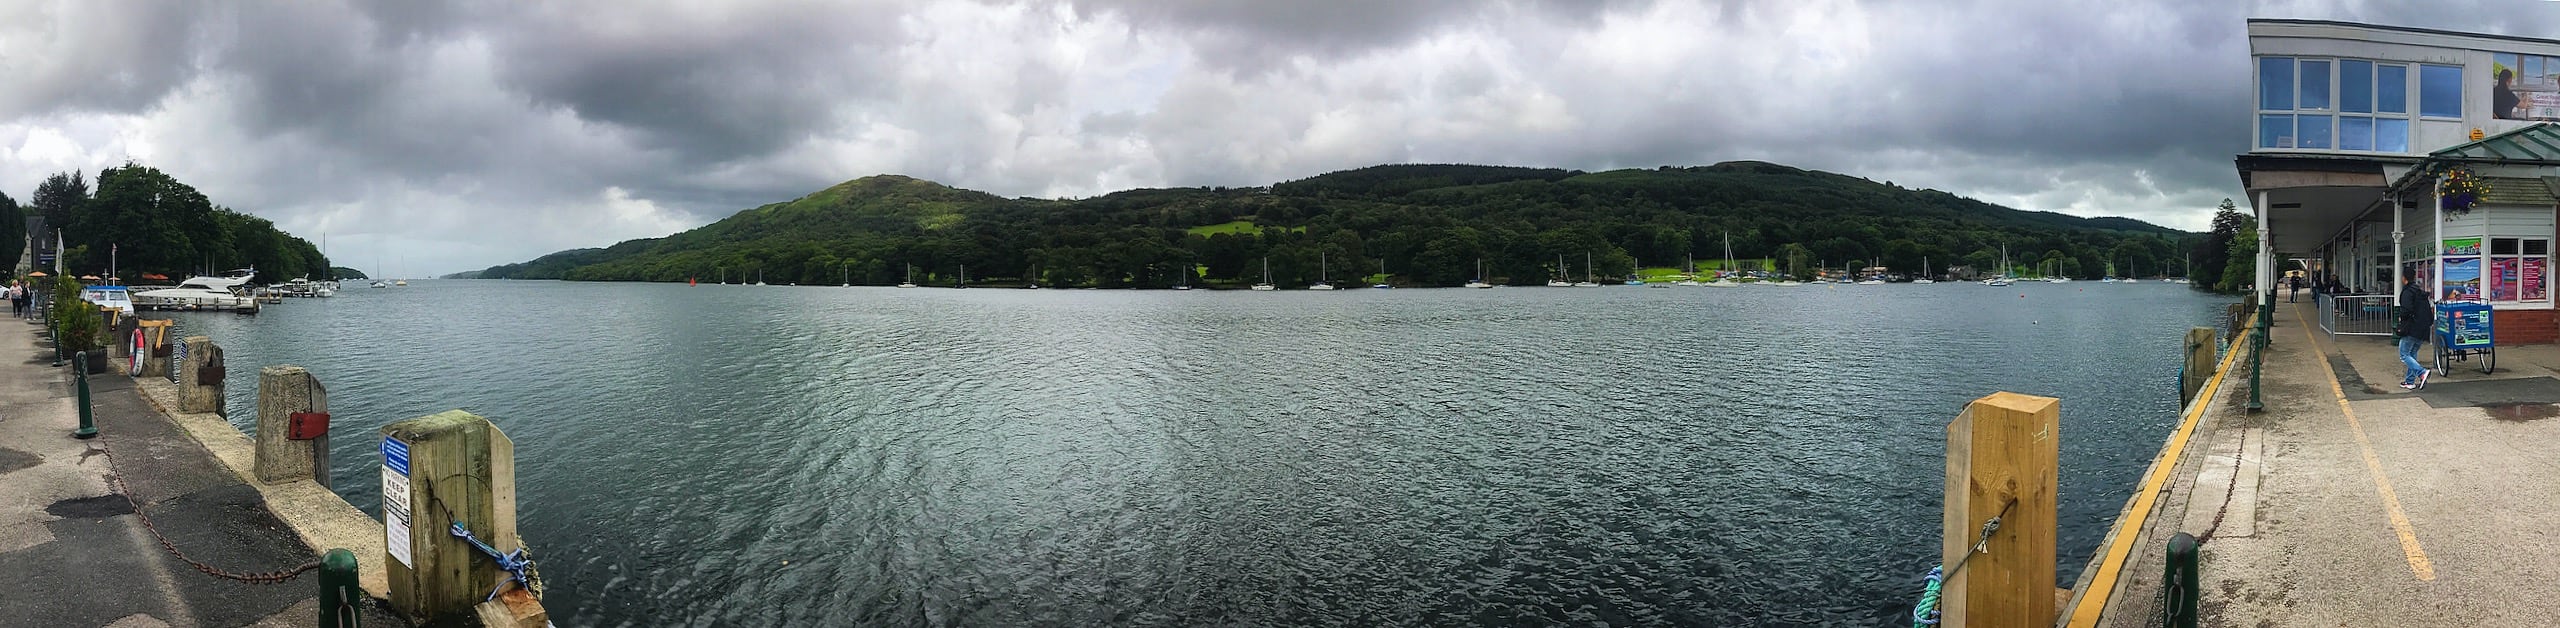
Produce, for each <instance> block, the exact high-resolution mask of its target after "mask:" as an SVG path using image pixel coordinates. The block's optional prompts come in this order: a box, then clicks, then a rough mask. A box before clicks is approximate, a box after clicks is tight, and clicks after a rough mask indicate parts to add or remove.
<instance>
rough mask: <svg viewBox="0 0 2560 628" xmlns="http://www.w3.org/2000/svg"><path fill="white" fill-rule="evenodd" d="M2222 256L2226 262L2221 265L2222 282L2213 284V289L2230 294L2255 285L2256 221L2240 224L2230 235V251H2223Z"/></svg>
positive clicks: (2256, 254)
mask: <svg viewBox="0 0 2560 628" xmlns="http://www.w3.org/2000/svg"><path fill="white" fill-rule="evenodd" d="M2224 255H2225V256H2227V258H2228V261H2225V262H2223V264H2222V281H2218V282H2215V283H2214V285H2213V289H2215V290H2220V291H2223V292H2231V291H2235V290H2239V289H2241V288H2243V287H2249V286H2252V285H2254V284H2255V283H2257V281H2258V229H2257V221H2254V220H2252V221H2248V222H2243V223H2240V226H2239V229H2238V230H2237V232H2236V233H2234V234H2232V237H2231V247H2230V250H2228V251H2225V252H2224ZM2255 287H2256V288H2258V289H2265V288H2266V286H2255Z"/></svg>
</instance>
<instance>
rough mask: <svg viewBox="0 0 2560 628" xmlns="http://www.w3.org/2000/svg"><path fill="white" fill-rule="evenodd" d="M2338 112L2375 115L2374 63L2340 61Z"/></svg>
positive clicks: (2351, 60)
mask: <svg viewBox="0 0 2560 628" xmlns="http://www.w3.org/2000/svg"><path fill="white" fill-rule="evenodd" d="M2338 111H2341V112H2345V113H2373V62H2371V61H2357V60H2354V59H2339V60H2338Z"/></svg>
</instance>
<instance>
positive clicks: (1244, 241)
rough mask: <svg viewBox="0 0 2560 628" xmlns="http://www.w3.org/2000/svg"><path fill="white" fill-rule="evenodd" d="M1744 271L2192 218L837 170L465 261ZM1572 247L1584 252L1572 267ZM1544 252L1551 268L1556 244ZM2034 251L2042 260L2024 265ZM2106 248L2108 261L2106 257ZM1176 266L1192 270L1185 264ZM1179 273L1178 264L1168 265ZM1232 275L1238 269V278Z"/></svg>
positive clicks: (1736, 198) (1553, 183) (2073, 241)
mask: <svg viewBox="0 0 2560 628" xmlns="http://www.w3.org/2000/svg"><path fill="white" fill-rule="evenodd" d="M1728 235H1729V236H1730V237H1731V241H1732V245H1733V248H1734V253H1735V255H1736V256H1737V257H1740V258H1746V259H1756V258H1772V261H1769V262H1764V263H1763V266H1762V267H1764V268H1772V267H1773V268H1775V269H1777V270H1785V269H1786V268H1787V265H1788V264H1787V262H1788V261H1789V260H1792V261H1793V262H1794V265H1795V266H1796V267H1797V270H1799V271H1804V272H1808V273H1809V272H1810V271H1812V270H1813V267H1814V266H1816V265H1822V266H1830V267H1839V266H1842V265H1844V264H1847V263H1852V262H1854V263H1857V264H1861V265H1874V266H1885V267H1889V268H1893V269H1896V270H1897V271H1902V270H1917V269H1918V267H1919V265H1920V262H1921V261H1922V260H1923V258H1926V259H1927V260H1930V261H1931V264H1932V268H1933V269H1944V268H1948V267H1950V266H1957V265H1972V266H1975V267H1978V268H1979V267H1988V266H1991V265H1994V263H1995V261H1996V259H1997V251H1998V247H2000V246H2001V245H2003V244H2006V245H2008V246H2009V248H2010V254H2011V257H2012V258H2013V259H2014V260H2019V261H2018V262H2017V263H2018V265H2019V266H2020V267H2021V268H2032V267H2034V266H2038V265H2041V266H2043V267H2044V268H2045V269H2047V270H2053V271H2055V272H2058V273H2060V274H2066V275H2073V276H2088V277H2094V276H2098V275H2104V274H2108V273H2110V272H2116V273H2119V274H2125V273H2131V272H2136V271H2137V270H2138V271H2139V272H2142V274H2145V275H2153V274H2161V273H2160V272H2158V271H2159V270H2160V269H2162V267H2163V265H2165V264H2170V263H2174V262H2175V260H2176V256H2177V255H2179V254H2180V253H2179V252H2180V251H2183V250H2185V247H2186V242H2187V241H2189V240H2190V239H2192V238H2193V237H2195V234H2190V233H2186V232H2181V231H2176V230H2172V229H2168V228H2164V227H2160V226H2157V225H2152V224H2149V223H2145V222H2142V221H2138V220H2133V219H2129V218H2117V217H2103V218H2083V217H2078V216H2070V215H2065V214H2059V213H2053V212H2041V211H2023V210H2017V209H2011V208H2006V207H2001V206H1997V205H1992V204H1989V203H1984V202H1981V201H1977V200H1973V199H1969V198H1964V197H1960V196H1957V195H1954V194H1950V193H1946V192H1941V191H1937V190H1926V189H1922V190H1913V189H1906V188H1903V187H1900V186H1897V185H1893V184H1891V183H1879V182H1876V181H1871V180H1867V179H1862V178H1857V177H1851V176H1847V175H1840V174H1834V173H1828V172H1821V171H1814V170H1804V169H1800V168H1794V167H1790V166H1784V165H1780V164H1772V163H1767V162H1757V161H1737V162H1726V163H1720V164H1716V165H1713V166H1703V167H1687V168H1675V167H1663V168H1656V169H1630V170H1612V171H1605V172H1583V171H1577V170H1562V169H1553V168H1525V167H1511V166H1475V165H1462V164H1400V165H1383V166H1372V167H1367V168H1358V169H1352V170H1344V171H1338V172H1331V173H1326V174H1322V175H1317V176H1313V177H1308V178H1304V179H1298V180H1293V181H1286V182H1281V183H1276V184H1273V185H1271V186H1270V187H1268V188H1161V189H1136V190H1126V191H1122V192H1115V193H1112V194H1107V195H1104V196H1099V197H1094V198H1088V199H1077V200H1052V199H1029V198H1021V199H1007V198H1003V197H999V196H995V195H992V194H987V193H984V192H977V191H972V190H963V189H957V188H952V187H950V186H946V185H942V184H939V183H935V182H932V181H926V180H922V179H916V178H912V177H906V176H900V175H876V176H869V177H863V178H860V179H854V180H851V181H846V182H844V183H840V184H837V185H835V186H831V187H828V188H826V189H823V190H819V191H817V192H813V193H811V194H809V195H807V196H803V197H801V198H798V199H793V200H790V201H786V202H780V203H773V204H768V205H764V206H760V207H755V208H750V209H746V210H742V211H740V212H738V213H737V214H735V215H732V216H730V217H728V218H725V219H722V220H720V221H718V222H714V223H712V224H709V225H705V226H702V227H699V228H696V229H692V230H688V231H684V232H681V233H676V234H672V235H669V236H666V237H662V238H645V239H638V240H630V241H625V242H621V243H618V244H614V245H612V246H608V247H604V248H590V249H572V250H568V251H561V252H558V253H553V254H550V255H545V256H542V257H539V258H536V259H533V260H529V261H526V262H521V263H516V264H505V265H500V266H494V267H491V268H488V269H486V270H482V271H477V272H476V273H466V274H465V275H474V274H476V276H478V277H480V278H487V279H508V278H515V279H571V280H601V281H684V280H686V279H689V278H691V279H698V280H701V281H705V282H709V281H716V280H718V279H719V278H720V277H721V276H723V275H725V276H726V278H727V279H728V280H730V281H732V282H742V281H752V280H753V279H754V277H755V275H756V273H757V272H758V271H762V273H763V275H764V280H765V281H766V282H768V283H773V284H783V283H804V284H827V285H834V284H837V283H854V284H863V285H885V284H893V283H898V282H899V281H901V280H904V279H906V278H907V277H908V276H909V274H908V273H909V272H910V271H908V266H909V265H913V266H914V267H915V270H914V271H912V272H913V273H914V277H915V278H916V279H917V281H918V282H919V283H946V282H949V281H956V280H957V279H958V277H957V271H958V267H959V266H960V265H963V264H965V265H967V266H968V268H969V277H970V278H971V281H972V283H978V282H981V281H984V282H989V283H995V284H1005V283H1037V284H1043V285H1060V286H1096V287H1161V286H1167V285H1172V284H1174V283H1178V282H1183V281H1189V282H1191V283H1195V284H1197V283H1208V284H1212V285H1214V284H1219V283H1224V282H1248V283H1249V282H1250V281H1259V280H1260V278H1261V260H1262V259H1264V258H1266V257H1268V258H1269V259H1270V260H1271V266H1272V272H1273V275H1274V278H1275V281H1279V280H1281V279H1284V278H1285V279H1286V281H1282V283H1283V285H1292V286H1302V285H1305V284H1306V283H1308V282H1313V281H1316V280H1317V277H1316V274H1317V270H1318V266H1319V264H1317V262H1318V261H1319V259H1318V258H1319V257H1321V258H1323V261H1325V262H1327V263H1326V264H1324V266H1326V267H1328V268H1330V269H1332V271H1333V272H1332V273H1331V278H1332V279H1334V280H1336V282H1337V283H1353V282H1358V283H1367V282H1369V281H1372V280H1373V279H1372V278H1364V277H1360V276H1359V275H1368V274H1370V273H1371V272H1374V271H1376V270H1377V269H1378V268H1379V266H1380V262H1382V261H1383V262H1384V263H1385V266H1386V268H1387V270H1388V271H1389V272H1391V273H1393V274H1394V277H1393V280H1395V281H1397V282H1400V283H1408V284H1418V285H1447V284H1454V283H1456V282H1458V281H1463V280H1465V279H1467V278H1472V276H1473V274H1474V272H1475V270H1474V268H1475V266H1474V260H1475V259H1477V258H1483V259H1484V263H1485V265H1486V267H1487V273H1488V274H1489V275H1492V277H1489V278H1492V279H1497V280H1501V281H1507V282H1510V283H1540V282H1544V281H1545V280H1546V279H1547V278H1548V277H1550V276H1554V275H1557V274H1570V275H1575V276H1583V275H1586V274H1598V275H1610V276H1616V275H1623V274H1625V273H1627V272H1630V271H1632V270H1633V269H1634V267H1635V265H1636V264H1637V263H1638V262H1639V261H1641V262H1643V263H1644V264H1645V265H1647V266H1655V267H1660V266H1678V265H1680V261H1681V260H1682V259H1684V258H1685V257H1688V256H1695V257H1696V258H1697V259H1700V260H1702V261H1709V260H1720V259H1721V258H1722V256H1723V254H1724V252H1723V246H1724V242H1725V238H1726V237H1727V236H1728ZM1586 254H1587V255H1588V256H1589V258H1588V259H1590V260H1592V265H1593V266H1596V267H1597V268H1596V270H1595V269H1584V268H1582V266H1583V262H1582V259H1584V258H1585V255H1586ZM1559 256H1561V257H1564V258H1566V260H1565V262H1564V265H1565V266H1567V267H1569V268H1562V269H1560V268H1557V267H1555V263H1556V258H1557V257H1559ZM2039 262H2043V263H2042V264H2039ZM2109 262H2113V263H2114V264H2116V265H2118V269H2117V270H2116V271H2110V270H2108V269H2107V268H2106V266H2107V264H2108V263H2109ZM1194 269H1196V271H1195V270H1194ZM1186 275H1188V276H1186ZM1248 280H1249V281H1248Z"/></svg>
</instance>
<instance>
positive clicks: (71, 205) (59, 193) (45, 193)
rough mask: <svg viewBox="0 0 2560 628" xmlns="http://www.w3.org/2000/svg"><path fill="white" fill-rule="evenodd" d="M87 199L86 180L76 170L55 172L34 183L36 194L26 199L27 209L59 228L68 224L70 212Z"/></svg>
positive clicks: (87, 184)
mask: <svg viewBox="0 0 2560 628" xmlns="http://www.w3.org/2000/svg"><path fill="white" fill-rule="evenodd" d="M88 201H89V183H88V180H86V179H83V178H81V174H80V173H79V172H78V171H72V172H56V173H53V176H49V177H45V178H44V183H40V184H37V185H36V195H35V196H34V197H32V198H29V199H27V210H28V211H30V212H33V213H35V214H36V215H39V216H43V217H44V224H46V225H49V226H51V227H53V228H60V227H61V226H63V225H66V224H70V223H71V214H72V212H74V211H76V210H78V209H79V208H80V204H81V203H85V202H88ZM22 228H23V227H22Z"/></svg>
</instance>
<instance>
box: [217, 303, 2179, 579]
mask: <svg viewBox="0 0 2560 628" xmlns="http://www.w3.org/2000/svg"><path fill="white" fill-rule="evenodd" d="M2221 302H2222V299H2218V298H2211V297H2206V296H2201V295H2198V294H2196V293H2193V292H2190V291H2189V290H2187V289H2186V288H2185V287H2184V286H2175V285H2167V284H2158V283H2145V284H2130V285H2120V284H2101V283H2094V282H2082V283H2072V284H2057V285H2046V284H2027V285H2020V286H2016V287H2010V288H1990V287H1984V286H1980V285H1976V284H1940V285H1907V284H1904V285H1887V286H1837V287H1824V286H1805V287H1798V288H1756V287H1745V288H1737V289H1714V288H1671V289H1649V288H1632V287H1608V288H1584V289H1567V288H1502V289H1494V290H1461V289H1437V290H1413V289H1405V290H1346V291H1341V292H1335V293H1317V292H1301V291H1285V292H1278V293H1267V292H1265V293H1255V292H1206V291H1195V292H1169V291H1146V292H1136V291H1059V290H1044V291H1022V290H992V289H974V290H948V289H913V290H898V289H891V288H832V287H829V288H819V287H781V286H775V287H763V288H753V287H746V286H699V287H686V286H683V285H666V284H589V283H558V282H510V281H419V282H413V285H411V286H409V287H407V288H389V289H367V288H361V287H359V288H353V289H350V290H348V291H347V293H346V294H344V295H343V296H340V297H338V298H334V299H325V300H295V301H289V302H287V303H284V304H282V305H275V306H269V308H268V309H267V313H266V314H264V315H261V316H257V317H240V316H232V315H227V314H173V315H170V316H171V317H173V318H178V319H180V320H181V321H182V325H183V326H184V327H186V328H187V330H188V333H191V334H209V335H211V336H212V337H214V339H215V340H216V342H219V343H221V344H222V345H223V346H224V347H225V348H226V349H227V350H228V351H229V352H230V353H229V355H230V357H231V361H232V362H233V370H234V372H235V373H243V374H247V373H251V372H253V371H254V368H255V367H256V366H258V365H272V364H285V363H290V364H299V365H303V366H306V367H309V368H311V369H312V371H313V372H314V373H316V374H317V375H318V376H319V377H320V378H321V380H322V381H323V382H324V383H325V384H326V385H327V386H328V388H329V397H330V405H331V410H333V411H334V414H335V416H336V421H337V425H338V430H339V431H338V432H337V433H338V434H339V436H338V438H337V439H336V441H335V443H334V446H335V450H334V454H333V455H334V459H335V462H336V467H337V468H336V470H335V473H336V478H337V482H338V484H339V486H340V491H341V493H343V494H344V495H345V496H346V497H347V498H348V500H349V501H350V502H353V503H354V504H356V505H357V506H358V507H359V508H363V509H364V510H365V511H366V512H368V513H374V514H377V515H378V513H379V509H378V508H379V507H378V502H379V498H378V495H376V491H377V489H378V488H379V485H378V483H377V482H376V481H375V478H376V477H378V474H377V473H376V472H375V471H374V470H373V469H374V468H375V466H377V465H379V464H381V461H380V456H379V454H378V453H376V452H375V451H374V446H375V442H376V440H377V439H378V437H377V436H375V434H376V431H375V428H378V427H380V426H381V425H383V424H386V423H389V422H392V421H397V420H401V419H407V418H412V417H417V416H421V415H426V414H430V413H434V412H440V411H444V410H448V409H454V408H462V409H467V410H470V411H472V412H476V413H479V414H481V415H484V416H487V417H490V418H491V419H492V420H494V421H496V422H497V424H498V425H499V426H501V427H502V428H503V429H505V430H506V432H507V434H508V435H509V436H510V437H512V438H513V439H514V440H515V443H516V452H517V469H518V470H517V473H518V481H519V491H520V496H519V500H520V507H521V510H522V516H521V528H522V531H523V534H524V536H525V538H526V539H527V541H528V543H530V544H531V545H532V546H533V549H534V550H535V552H536V553H537V556H538V557H539V559H540V561H541V571H542V575H543V576H544V579H545V580H546V583H547V584H548V586H549V597H548V606H549V607H550V609H551V612H552V615H553V617H554V618H555V620H557V621H558V622H559V623H560V624H561V625H564V626H568V625H607V626H614V625H774V624H787V625H821V624H824V625H848V624H861V625H925V624H942V625H950V624H960V625H1026V624H1027V625H1123V624H1127V625H1167V624H1171V625H1204V624H1215V625H1231V624H1232V625H1310V624H1311V625H1364V626H1366V625H1459V624H1554V623H1609V624H1685V625H1737V624H1804V623H1820V624H1865V625H1883V624H1891V623H1896V620H1897V618H1902V617H1905V616H1906V615H1905V614H1907V613H1908V612H1909V607H1910V605H1911V603H1912V602H1913V601H1914V597H1915V594H1916V593H1917V591H1918V588H1919V585H1920V576H1921V575H1922V574H1923V573H1925V572H1927V571H1928V569H1929V567H1930V566H1931V565H1933V564H1935V563H1936V556H1935V553H1936V550H1937V543H1938V540H1937V538H1938V501H1939V495H1940V483H1941V476H1942V475H1943V470H1944V460H1943V447H1944V435H1943V430H1944V426H1945V424H1946V423H1947V421H1948V420H1950V419H1952V418H1953V417H1954V416H1955V414H1956V411H1957V410H1958V408H1960V407H1961V406H1962V405H1963V403H1964V402H1965V401H1967V400H1970V399H1973V398H1975V397H1979V396H1982V395H1984V394H1988V393H1990V392H1993V391H1998V390H2012V391H2019V392H2025V393H2031V394H2038V395H2049V396H2056V397H2060V398H2062V400H2063V402H2062V403H2063V405H2062V408H2063V425H2062V436H2063V444H2062V447H2063V452H2062V456H2063V458H2062V460H2063V469H2062V495H2061V500H2062V501H2061V509H2062V512H2061V528H2062V529H2061V547H2062V556H2061V564H2062V569H2061V573H2062V577H2064V578H2071V577H2075V576H2076V575H2077V574H2078V570H2079V567H2080V566H2081V565H2082V564H2083V563H2085V562H2086V561H2087V560H2088V558H2089V556H2090V554H2091V553H2092V551H2093V550H2094V549H2095V547H2096V545H2097V544H2098V543H2099V542H2100V540H2101V536H2102V535H2103V534H2104V533H2105V528H2106V526H2107V525H2108V524H2109V523H2110V521H2111V520H2112V519H2113V518H2114V516H2115V514H2116V512H2117V510H2118V508H2119V507H2120V506H2121V505H2122V504H2123V501H2124V498H2125V496H2126V495H2127V494H2128V493H2129V492H2130V490H2131V488H2132V485H2133V484H2134V483H2135V482H2136V480H2137V479H2138V475H2139V474H2140V473H2141V472H2142V470H2143V465H2145V464H2147V463H2148V461H2149V460H2150V458H2151V456H2152V454H2153V453H2154V452H2156V451H2157V448H2158V446H2159V443H2160V440H2161V439H2162V438H2163V437H2165V436H2166V435H2167V433H2168V431H2169V430H2170V428H2171V427H2172V424H2173V423H2174V421H2175V420H2176V418H2177V417H2176V411H2177V407H2176V405H2177V404H2176V400H2175V396H2176V392H2175V387H2176V375H2175V373H2176V368H2177V364H2178V360H2179V358H2178V349H2179V346H2178V345H2179V342H2180V337H2181V334H2182V333H2183V331H2184V330H2185V329H2186V328H2187V327H2189V326H2192V325H2209V324H2212V323H2211V321H2212V320H2213V317H2214V314H2215V311H2216V310H2217V309H2219V308H2220V304H2221ZM235 381H237V382H239V384H237V385H235V386H234V387H233V388H232V390H233V396H232V398H231V401H230V404H231V408H232V412H233V416H234V420H235V422H239V423H243V424H246V423H247V422H248V421H249V420H250V417H251V416H252V414H253V413H254V409H255V407H256V405H255V404H256V400H255V399H254V393H255V385H254V382H255V380H254V379H236V380H235ZM364 558H365V559H366V560H379V558H378V557H370V556H368V557H364ZM2061 584H2068V583H2067V582H2066V583H2061ZM1901 621H1903V622H1905V623H1907V619H1903V620H1901Z"/></svg>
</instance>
